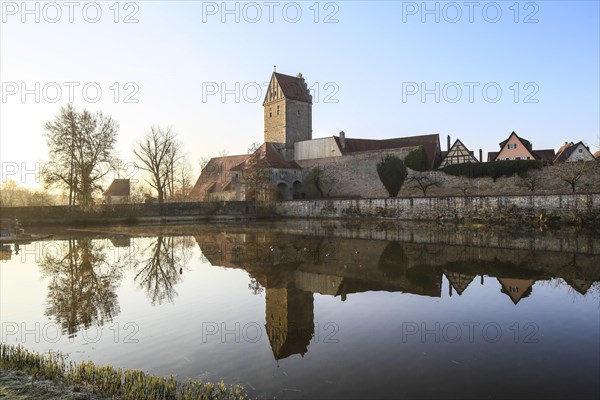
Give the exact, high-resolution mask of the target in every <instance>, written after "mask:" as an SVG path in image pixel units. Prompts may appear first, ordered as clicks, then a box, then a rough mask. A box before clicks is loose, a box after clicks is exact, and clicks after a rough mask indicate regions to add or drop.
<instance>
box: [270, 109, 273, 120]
mask: <svg viewBox="0 0 600 400" xmlns="http://www.w3.org/2000/svg"><path fill="white" fill-rule="evenodd" d="M272 116H273V109H272V108H269V118H271V117H272Z"/></svg>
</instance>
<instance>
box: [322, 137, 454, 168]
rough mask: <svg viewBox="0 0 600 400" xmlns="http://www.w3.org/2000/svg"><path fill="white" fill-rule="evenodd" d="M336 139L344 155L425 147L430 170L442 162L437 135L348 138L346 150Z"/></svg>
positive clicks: (337, 139)
mask: <svg viewBox="0 0 600 400" xmlns="http://www.w3.org/2000/svg"><path fill="white" fill-rule="evenodd" d="M334 138H335V140H336V142H337V145H338V147H339V148H340V150H341V151H342V153H343V154H349V153H359V152H363V151H373V150H388V149H399V148H403V147H416V146H423V149H424V150H425V154H426V156H427V167H428V169H434V168H436V167H437V166H438V165H440V163H441V162H442V156H441V151H440V136H439V135H438V134H437V133H435V134H431V135H420V136H408V137H402V138H393V139H382V140H375V139H352V138H347V137H346V139H345V145H344V148H342V146H341V144H340V138H339V137H338V136H334Z"/></svg>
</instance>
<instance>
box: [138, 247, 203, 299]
mask: <svg viewBox="0 0 600 400" xmlns="http://www.w3.org/2000/svg"><path fill="white" fill-rule="evenodd" d="M193 246H195V242H194V241H193V240H192V238H191V237H187V236H186V237H164V236H158V237H157V238H156V239H155V240H154V241H153V242H152V243H151V244H150V245H149V246H148V247H147V248H146V249H145V250H144V253H149V257H148V258H147V259H145V260H143V261H142V262H141V263H140V265H142V267H141V268H140V269H139V270H138V272H137V274H136V275H135V281H136V282H137V283H138V284H139V286H140V287H141V288H142V289H144V290H145V291H146V294H147V295H148V297H149V298H150V301H151V302H152V305H156V304H162V302H163V301H165V300H167V301H168V302H170V303H172V302H173V300H174V299H175V297H176V296H177V292H176V291H175V285H176V284H177V283H179V281H181V279H182V273H183V269H184V268H185V267H186V265H187V264H188V262H189V261H190V259H191V255H192V254H191V248H192V247H193Z"/></svg>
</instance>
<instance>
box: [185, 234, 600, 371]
mask: <svg viewBox="0 0 600 400" xmlns="http://www.w3.org/2000/svg"><path fill="white" fill-rule="evenodd" d="M195 239H196V242H197V243H198V245H199V247H200V249H201V250H202V253H203V255H204V256H205V257H206V259H207V261H208V262H210V263H211V264H212V265H219V266H225V267H228V268H241V269H244V270H246V271H247V272H248V273H249V274H250V277H251V284H250V285H249V288H250V289H251V290H252V291H253V292H257V293H260V291H261V290H262V288H265V290H266V296H265V303H266V315H265V321H266V330H267V333H268V336H269V342H270V344H271V348H272V351H273V356H274V358H275V359H276V360H280V359H283V358H286V357H289V356H291V355H293V354H300V355H302V356H303V355H304V354H305V353H306V352H307V351H308V344H309V342H310V340H311V338H312V337H313V334H314V330H315V327H314V323H313V320H314V309H313V294H314V293H318V294H321V295H331V296H336V297H337V296H339V297H340V299H341V300H342V301H346V300H347V298H348V296H349V295H352V294H353V293H359V292H366V291H387V292H402V293H407V294H414V295H419V296H429V297H441V290H442V281H443V277H445V278H446V279H447V281H448V290H449V295H450V296H452V295H453V294H456V295H458V296H464V295H467V294H468V288H469V285H471V284H473V281H479V283H480V284H482V285H483V283H484V280H485V279H497V281H498V282H499V283H500V286H501V289H500V293H501V294H502V295H503V296H506V299H507V301H511V302H512V303H513V304H515V305H517V304H519V303H520V302H521V301H523V299H526V298H527V297H529V296H532V295H533V293H532V291H533V289H532V288H533V285H534V284H535V282H537V281H539V280H542V281H543V280H550V279H553V278H562V280H564V281H565V282H567V283H568V284H569V285H571V286H572V287H573V289H574V290H576V291H577V292H579V293H581V294H586V293H587V291H588V290H590V288H591V287H592V285H593V284H594V282H597V281H599V280H600V266H599V265H598V260H599V257H598V255H596V254H572V253H569V252H563V253H557V252H543V251H541V252H531V251H529V250H520V249H506V248H482V247H474V246H450V245H448V244H437V243H410V242H408V243H402V242H398V241H381V240H362V239H348V238H335V237H322V236H306V235H290V234H287V235H284V234H282V233H280V232H277V233H276V232H267V231H246V232H244V233H231V232H216V233H215V232H211V233H207V234H197V235H196V236H195ZM597 287H598V286H597Z"/></svg>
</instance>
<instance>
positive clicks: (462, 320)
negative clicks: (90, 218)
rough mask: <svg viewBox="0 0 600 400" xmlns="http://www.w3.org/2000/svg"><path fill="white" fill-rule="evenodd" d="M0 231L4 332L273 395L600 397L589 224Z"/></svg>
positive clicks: (596, 267) (597, 247) (99, 359)
mask: <svg viewBox="0 0 600 400" xmlns="http://www.w3.org/2000/svg"><path fill="white" fill-rule="evenodd" d="M54 233H55V236H54V237H53V238H52V240H46V241H40V242H34V243H30V244H25V245H20V246H18V247H15V245H12V246H6V245H4V246H3V248H2V261H1V262H0V300H1V302H0V317H1V323H2V342H5V343H11V344H17V343H21V344H23V345H24V346H25V347H26V348H28V349H31V350H36V351H43V352H44V351H48V350H50V349H52V350H61V351H63V352H66V353H68V354H69V355H70V357H71V359H74V360H76V361H81V360H93V361H94V362H95V363H96V364H110V365H112V366H114V367H120V368H135V369H142V370H144V371H147V372H149V373H152V374H158V375H168V374H169V373H173V374H176V376H177V377H178V378H179V379H182V380H185V379H202V380H211V381H219V380H223V381H225V383H229V384H233V383H239V384H242V385H244V386H245V388H246V389H247V391H248V393H249V395H251V396H252V397H269V398H271V397H276V398H316V397H318V398H455V397H460V398H497V397H518V398H541V397H544V398H565V397H578V398H598V397H599V396H600V235H598V234H597V233H593V232H579V231H566V230H563V231H543V232H541V231H531V232H523V231H521V232H515V231H510V230H506V229H504V230H501V229H497V228H496V229H495V228H491V227H485V226H483V227H482V226H471V227H456V226H450V227H446V226H436V225H419V224H402V225H394V224H391V225H381V224H371V225H367V224H366V223H365V224H363V225H360V224H358V225H357V224H354V225H346V224H344V223H343V222H340V221H337V222H336V221H329V222H328V221H324V222H308V221H285V222H277V223H248V224H242V223H239V222H230V223H221V224H210V225H208V224H203V225H180V226H175V225H165V226H161V227H159V226H132V227H113V228H110V227H102V228H99V227H90V228H87V229H78V230H69V231H56V232H54Z"/></svg>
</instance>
